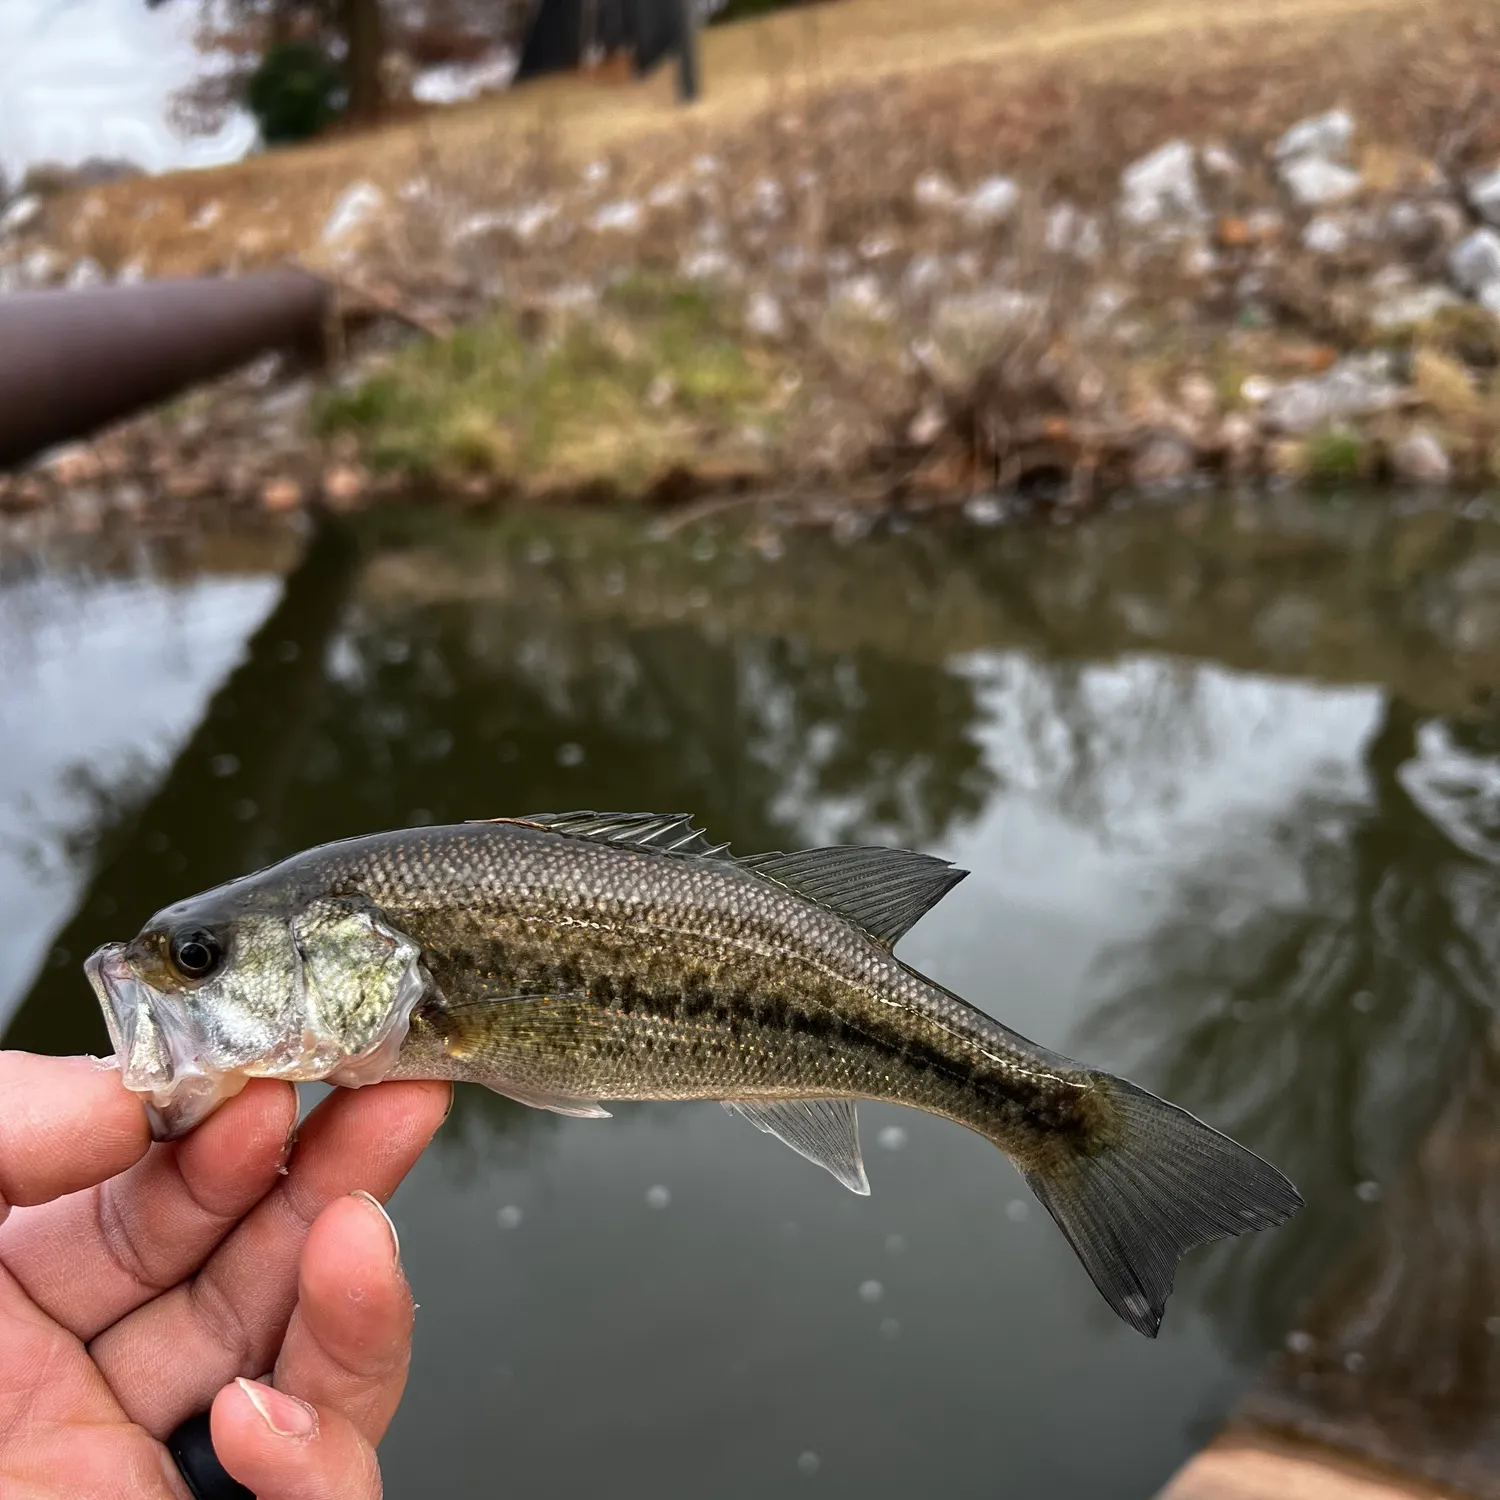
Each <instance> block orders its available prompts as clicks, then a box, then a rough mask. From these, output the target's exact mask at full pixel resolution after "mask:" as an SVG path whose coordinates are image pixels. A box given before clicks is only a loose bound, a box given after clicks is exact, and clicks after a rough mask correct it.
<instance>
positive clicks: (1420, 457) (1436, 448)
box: [1391, 427, 1453, 484]
mask: <svg viewBox="0 0 1500 1500" xmlns="http://www.w3.org/2000/svg"><path fill="white" fill-rule="evenodd" d="M1391 467H1392V469H1394V470H1395V472H1396V477H1397V478H1398V479H1404V480H1405V481H1406V482H1407V483H1408V484H1447V483H1448V481H1449V480H1450V479H1452V478H1453V463H1452V460H1451V459H1450V458H1449V457H1448V455H1447V454H1446V453H1445V452H1443V447H1442V444H1441V443H1439V442H1438V440H1437V439H1436V438H1435V437H1433V435H1432V434H1431V433H1430V432H1429V431H1428V430H1427V429H1426V428H1425V427H1413V428H1412V430H1411V431H1410V432H1408V433H1407V434H1406V436H1405V437H1404V438H1402V439H1401V441H1400V442H1399V443H1397V444H1396V446H1395V448H1394V449H1393V450H1392V451H1391Z"/></svg>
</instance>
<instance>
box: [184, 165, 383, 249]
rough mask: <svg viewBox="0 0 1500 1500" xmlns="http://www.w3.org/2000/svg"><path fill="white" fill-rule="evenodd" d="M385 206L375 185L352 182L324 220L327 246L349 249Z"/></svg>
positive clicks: (381, 195) (324, 241)
mask: <svg viewBox="0 0 1500 1500" xmlns="http://www.w3.org/2000/svg"><path fill="white" fill-rule="evenodd" d="M384 206H385V194H384V193H382V192H381V191H380V189H379V188H378V187H376V186H375V185H374V184H373V183H369V182H355V183H351V184H350V185H349V186H348V187H346V188H345V189H344V191H343V192H342V193H340V194H339V196H338V199H337V201H336V202H335V203H334V205H333V208H332V210H331V211H330V212H329V215H328V217H327V219H325V220H324V221H323V243H324V244H325V245H327V246H328V247H329V248H330V249H334V250H337V249H341V248H345V247H347V246H348V244H349V241H350V240H351V239H353V238H354V236H355V235H357V234H358V233H359V232H360V230H362V229H364V228H366V227H367V226H368V225H369V222H370V220H371V219H372V218H373V217H374V215H375V214H377V213H379V211H380V210H381V208H383V207H384ZM200 217H201V216H200Z"/></svg>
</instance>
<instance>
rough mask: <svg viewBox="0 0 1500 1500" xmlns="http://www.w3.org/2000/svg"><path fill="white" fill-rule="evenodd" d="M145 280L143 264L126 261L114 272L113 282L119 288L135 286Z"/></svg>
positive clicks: (135, 261) (136, 261)
mask: <svg viewBox="0 0 1500 1500" xmlns="http://www.w3.org/2000/svg"><path fill="white" fill-rule="evenodd" d="M145 279H146V267H145V264H144V263H143V262H141V261H139V260H127V261H126V262H125V264H124V265H123V266H121V267H120V269H119V270H118V271H116V272H115V281H116V282H117V283H118V284H119V285H120V286H137V285H139V283H141V282H143V281H144V280H145Z"/></svg>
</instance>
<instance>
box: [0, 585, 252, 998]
mask: <svg viewBox="0 0 1500 1500" xmlns="http://www.w3.org/2000/svg"><path fill="white" fill-rule="evenodd" d="M277 588H278V581H277V580H275V579H264V578H253V579H228V578H217V579H203V580H200V581H197V582H194V583H189V584H178V585H172V586H169V587H162V586H160V585H156V584H149V583H120V582H108V583H96V584H82V583H79V582H77V581H74V580H69V581H63V580H58V579H45V580H40V581H36V582H28V583H24V584H18V585H13V586H12V587H10V588H7V589H4V590H0V744H3V745H4V746H5V753H4V755H0V911H3V912H4V919H3V921H0V1026H3V1024H4V1019H5V1016H6V1014H7V1013H8V1011H9V1009H10V1007H11V1006H12V1005H14V1004H15V1002H16V1001H17V999H18V998H19V997H20V996H21V994H22V993H23V992H24V990H25V987H26V985H27V983H28V981H29V980H30V978H31V974H32V971H33V970H34V968H35V966H36V964H37V962H38V961H39V960H40V959H41V957H42V955H43V954H44V953H45V952H46V949H47V945H48V943H49V942H50V940H51V937H52V934H53V933H54V932H55V931H56V930H57V927H58V926H59V924H61V923H62V922H63V921H64V920H65V919H66V918H67V916H68V913H69V911H70V910H71V908H72V906H73V903H74V901H75V900H76V899H77V896H78V892H79V889H80V886H81V881H82V878H83V877H84V876H86V874H87V871H86V870H74V869H71V868H69V867H68V865H67V863H66V862H65V861H63V860H61V859H59V857H58V853H57V848H56V833H57V831H58V830H59V829H60V828H66V827H71V826H74V825H76V824H78V823H79V822H80V820H85V821H86V820H87V818H88V813H89V808H88V804H87V802H85V801H83V800H81V799H82V796H83V794H82V793H81V791H80V790H79V789H78V788H76V787H74V786H73V785H72V782H71V780H70V774H71V773H76V772H77V771H79V770H80V769H81V770H83V771H85V772H86V773H89V774H91V775H92V776H94V777H96V778H97V780H98V781H99V782H101V783H102V784H104V785H105V786H108V785H109V783H110V781H111V780H112V779H114V778H118V777H120V776H128V775H131V774H142V775H146V776H151V775H154V774H155V773H157V772H159V771H160V770H161V769H162V768H163V767H164V766H165V765H166V763H167V761H168V760H169V758H170V757H171V755H172V754H173V753H174V752H175V750H176V748H177V746H178V744H179V743H180V742H181V741H182V740H183V739H184V738H185V737H186V736H187V735H188V733H190V732H191V730H192V728H193V725H194V723H195V722H196V721H197V719H198V717H199V715H200V714H201V712H202V710H203V707H204V704H205V703H206V702H207V700H208V697H209V695H210V694H211V693H212V691H213V689H214V688H215V687H216V686H217V685H218V683H219V681H220V679H221V678H222V677H223V676H224V674H225V672H227V671H228V670H229V668H230V667H231V666H232V665H233V663H234V661H235V658H236V657H237V656H238V654H239V652H240V649H241V646H242V645H243V643H244V641H245V638H246V637H247V636H248V635H249V634H250V632H251V631H252V630H254V629H255V627H256V625H258V624H259V623H260V620H261V619H262V617H263V616H264V615H265V613H266V612H267V610H268V609H269V608H270V607H271V605H272V603H273V602H274V601H275V597H276V592H277Z"/></svg>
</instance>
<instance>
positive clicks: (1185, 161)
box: [1120, 140, 1205, 227]
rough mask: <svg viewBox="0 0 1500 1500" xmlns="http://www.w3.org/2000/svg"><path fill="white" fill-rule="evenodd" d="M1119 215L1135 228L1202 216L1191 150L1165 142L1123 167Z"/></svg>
mask: <svg viewBox="0 0 1500 1500" xmlns="http://www.w3.org/2000/svg"><path fill="white" fill-rule="evenodd" d="M1120 216H1121V217H1122V218H1123V219H1124V220H1125V221H1126V223H1128V224H1134V225H1136V226H1137V227H1144V226H1146V225H1148V224H1156V223H1160V222H1161V221H1163V220H1183V219H1186V220H1190V221H1196V220H1199V219H1202V218H1203V217H1204V216H1205V211H1204V207H1203V200H1202V198H1201V197H1200V196H1199V194H1198V178H1197V175H1196V174H1195V172H1194V170H1193V148H1192V146H1191V145H1189V144H1188V142H1187V141H1183V140H1177V141H1168V142H1167V144H1166V145H1165V146H1159V147H1158V148H1157V149H1156V150H1155V151H1153V152H1151V154H1150V155H1149V156H1143V157H1141V158H1140V159H1139V160H1138V161H1135V162H1132V163H1131V164H1130V165H1129V166H1128V167H1126V168H1125V171H1124V172H1123V173H1122V174H1121V176H1120Z"/></svg>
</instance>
